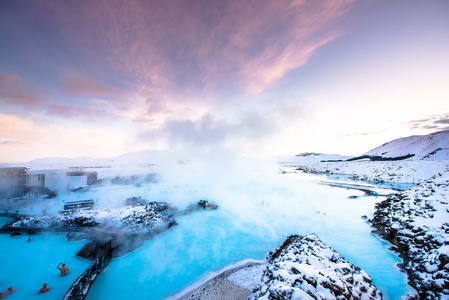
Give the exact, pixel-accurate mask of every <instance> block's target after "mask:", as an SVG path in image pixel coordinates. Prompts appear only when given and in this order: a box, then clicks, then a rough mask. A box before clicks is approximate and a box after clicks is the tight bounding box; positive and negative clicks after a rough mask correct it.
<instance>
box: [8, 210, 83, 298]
mask: <svg viewBox="0 0 449 300" xmlns="http://www.w3.org/2000/svg"><path fill="white" fill-rule="evenodd" d="M7 221H10V219H7V218H1V217H0V225H4V224H5V223H6V222H7ZM29 238H31V241H30V242H28V239H29ZM83 245H84V242H67V241H66V239H65V236H57V235H46V236H44V235H31V236H30V235H26V234H25V235H22V236H15V237H11V236H10V235H9V234H0V257H1V267H0V269H1V272H0V290H1V291H5V290H6V289H7V288H9V287H15V288H16V290H15V291H14V292H13V294H11V295H10V296H8V298H10V299H62V297H63V296H64V295H65V293H66V292H67V290H68V289H69V287H70V286H71V285H72V283H73V282H74V281H75V280H76V278H77V277H78V276H79V275H80V274H81V273H82V272H84V270H85V269H86V268H87V266H88V265H89V262H87V261H84V260H81V259H79V258H77V257H76V256H75V254H76V252H78V250H79V249H80V248H81V247H82V246H83ZM61 262H62V263H65V264H66V265H67V267H68V268H69V270H70V272H69V274H68V275H66V276H63V277H61V276H60V274H61V273H60V272H59V270H58V269H57V268H56V266H57V265H58V264H59V263H61ZM44 283H47V285H48V287H49V288H50V291H48V292H47V293H43V294H38V292H39V289H40V288H41V287H42V285H43V284H44ZM8 298H6V299H8Z"/></svg>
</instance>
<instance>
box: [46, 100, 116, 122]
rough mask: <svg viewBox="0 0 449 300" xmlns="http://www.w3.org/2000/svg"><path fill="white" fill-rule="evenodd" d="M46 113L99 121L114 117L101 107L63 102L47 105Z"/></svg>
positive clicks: (60, 116)
mask: <svg viewBox="0 0 449 300" xmlns="http://www.w3.org/2000/svg"><path fill="white" fill-rule="evenodd" d="M46 115H48V116H53V117H59V118H70V119H71V118H78V119H83V120H88V121H90V122H97V121H101V120H103V121H104V120H106V119H111V118H114V115H113V114H110V113H108V112H107V111H106V110H105V109H103V108H101V107H90V106H71V105H62V104H51V105H48V106H47V112H46Z"/></svg>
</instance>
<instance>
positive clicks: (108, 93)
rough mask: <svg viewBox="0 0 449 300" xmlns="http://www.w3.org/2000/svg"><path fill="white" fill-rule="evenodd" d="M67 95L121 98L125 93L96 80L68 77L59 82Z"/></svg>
mask: <svg viewBox="0 0 449 300" xmlns="http://www.w3.org/2000/svg"><path fill="white" fill-rule="evenodd" d="M59 82H60V83H61V84H62V85H63V87H64V89H65V91H66V93H67V94H68V95H69V96H71V97H77V96H99V97H119V96H123V95H124V94H125V93H124V92H123V91H121V90H119V89H116V88H113V87H109V86H105V85H101V84H99V83H97V82H96V81H94V80H91V79H87V78H82V77H67V78H64V79H61V80H60V81H59Z"/></svg>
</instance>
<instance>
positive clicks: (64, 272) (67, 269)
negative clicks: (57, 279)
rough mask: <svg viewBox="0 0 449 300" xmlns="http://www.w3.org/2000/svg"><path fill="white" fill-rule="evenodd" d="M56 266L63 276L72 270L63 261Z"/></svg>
mask: <svg viewBox="0 0 449 300" xmlns="http://www.w3.org/2000/svg"><path fill="white" fill-rule="evenodd" d="M61 264H62V268H61V267H60V265H61ZM56 268H58V269H59V271H61V276H64V275H67V274H68V273H69V271H70V270H69V268H67V267H66V266H65V264H63V263H59V265H58V266H57V267H56Z"/></svg>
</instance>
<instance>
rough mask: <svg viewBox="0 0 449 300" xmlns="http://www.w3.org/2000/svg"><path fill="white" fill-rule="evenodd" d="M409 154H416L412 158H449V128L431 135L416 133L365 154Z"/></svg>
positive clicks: (395, 155)
mask: <svg viewBox="0 0 449 300" xmlns="http://www.w3.org/2000/svg"><path fill="white" fill-rule="evenodd" d="M408 154H414V155H415V156H414V157H412V158H410V159H411V160H420V159H424V160H441V159H449V130H445V131H439V132H434V133H431V134H429V135H414V136H409V137H404V138H399V139H396V140H393V141H391V142H388V143H385V144H383V145H382V146H379V147H377V148H375V149H373V150H371V151H369V152H366V153H365V154H364V155H369V156H382V157H398V156H405V155H408Z"/></svg>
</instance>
